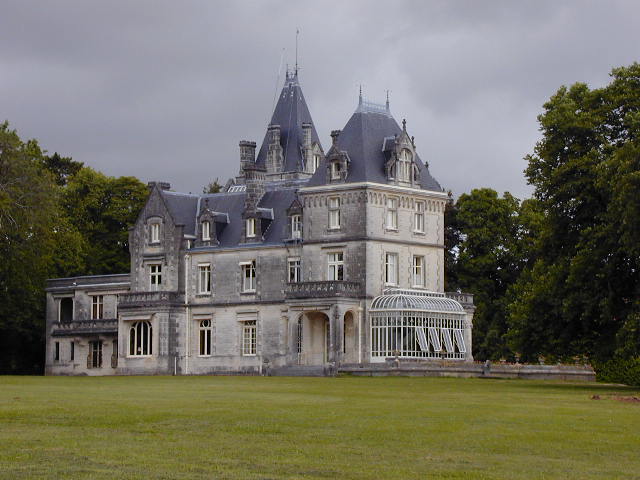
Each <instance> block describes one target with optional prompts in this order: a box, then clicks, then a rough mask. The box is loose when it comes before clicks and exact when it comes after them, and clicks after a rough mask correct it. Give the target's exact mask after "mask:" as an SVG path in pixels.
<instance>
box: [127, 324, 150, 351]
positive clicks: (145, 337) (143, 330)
mask: <svg viewBox="0 0 640 480" xmlns="http://www.w3.org/2000/svg"><path fill="white" fill-rule="evenodd" d="M152 342H153V329H152V328H151V322H149V321H142V322H134V323H132V324H131V328H129V355H130V356H132V357H148V356H151V354H152V353H153V351H152Z"/></svg>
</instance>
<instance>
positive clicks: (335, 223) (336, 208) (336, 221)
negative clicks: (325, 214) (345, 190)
mask: <svg viewBox="0 0 640 480" xmlns="http://www.w3.org/2000/svg"><path fill="white" fill-rule="evenodd" d="M327 207H328V210H329V230H339V229H340V223H341V218H340V197H329V198H328V199H327Z"/></svg>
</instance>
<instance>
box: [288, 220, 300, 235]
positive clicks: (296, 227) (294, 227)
mask: <svg viewBox="0 0 640 480" xmlns="http://www.w3.org/2000/svg"><path fill="white" fill-rule="evenodd" d="M289 219H290V220H289V224H290V227H291V238H295V239H299V238H302V215H291V217H289Z"/></svg>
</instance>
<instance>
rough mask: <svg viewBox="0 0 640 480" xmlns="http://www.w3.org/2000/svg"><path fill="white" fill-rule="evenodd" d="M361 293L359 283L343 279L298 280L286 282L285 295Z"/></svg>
mask: <svg viewBox="0 0 640 480" xmlns="http://www.w3.org/2000/svg"><path fill="white" fill-rule="evenodd" d="M361 294H362V289H361V287H360V283H358V282H344V281H331V280H329V281H322V282H298V283H288V284H287V288H286V290H285V296H286V298H288V299H298V298H329V297H359V296H360V295H361Z"/></svg>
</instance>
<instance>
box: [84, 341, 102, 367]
mask: <svg viewBox="0 0 640 480" xmlns="http://www.w3.org/2000/svg"><path fill="white" fill-rule="evenodd" d="M87 367H89V368H102V342H101V341H100V340H94V341H91V342H89V358H87Z"/></svg>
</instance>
